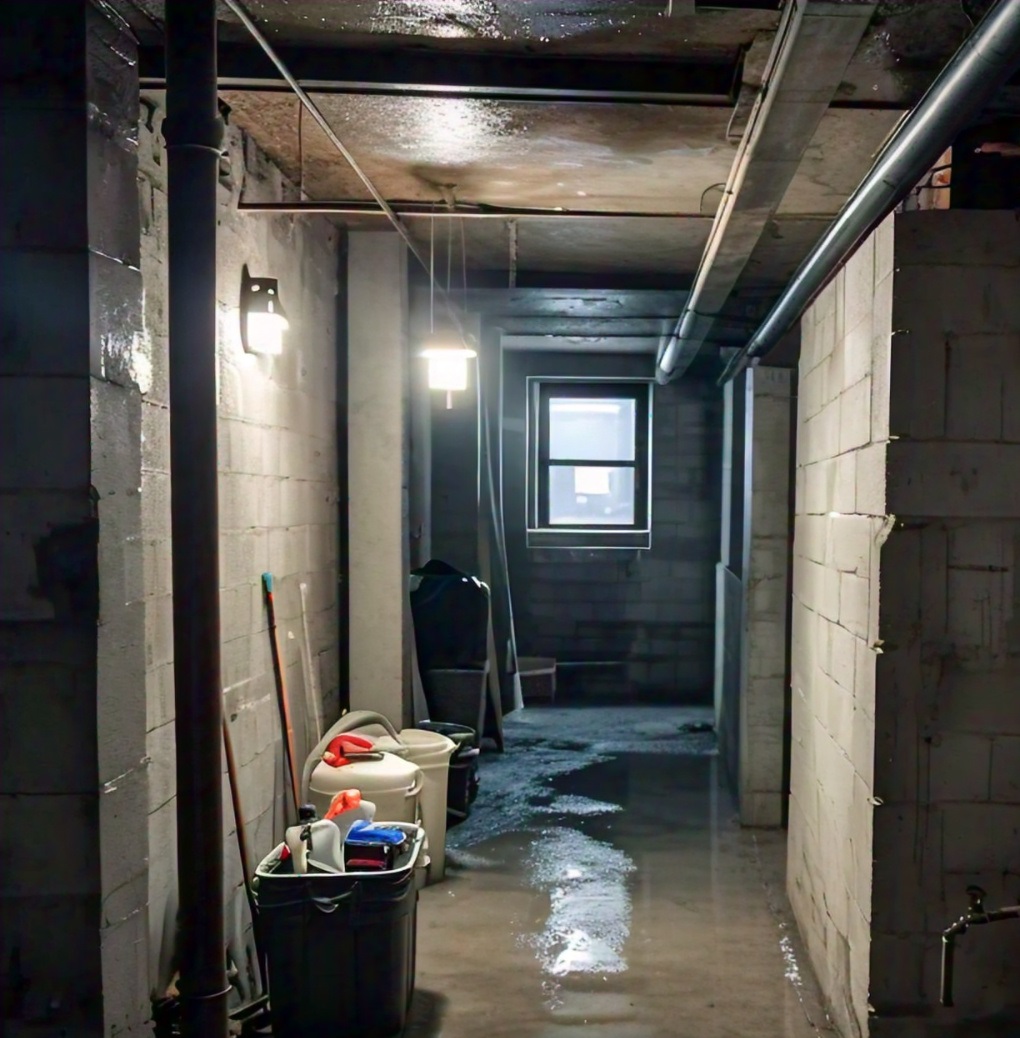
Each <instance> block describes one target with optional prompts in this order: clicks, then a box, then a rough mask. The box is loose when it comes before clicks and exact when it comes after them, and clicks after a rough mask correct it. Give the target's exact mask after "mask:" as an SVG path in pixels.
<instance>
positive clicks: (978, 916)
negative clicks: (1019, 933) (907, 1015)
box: [939, 886, 1020, 1007]
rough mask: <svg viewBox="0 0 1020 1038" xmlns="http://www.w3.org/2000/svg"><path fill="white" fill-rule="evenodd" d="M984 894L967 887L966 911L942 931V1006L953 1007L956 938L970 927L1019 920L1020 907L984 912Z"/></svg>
mask: <svg viewBox="0 0 1020 1038" xmlns="http://www.w3.org/2000/svg"><path fill="white" fill-rule="evenodd" d="M986 896H987V895H986V894H985V892H984V891H983V890H982V889H981V888H980V887H977V886H970V887H967V911H966V912H965V913H964V914H963V915H962V916H960V918H959V919H957V920H956V922H955V923H952V924H950V925H949V926H947V927H946V928H945V930H943V931H942V990H941V994H940V998H939V1001H940V1002H941V1003H942V1005H944V1006H946V1007H950V1006H952V1005H953V962H954V957H955V954H956V938H957V937H959V936H960V935H961V934H965V933H966V932H967V931H968V930H969V929H970V927H972V926H979V925H981V924H982V923H998V922H1001V921H1002V920H1003V919H1020V905H1010V906H1009V907H1008V908H997V909H995V911H993V912H988V911H986V910H985V897H986Z"/></svg>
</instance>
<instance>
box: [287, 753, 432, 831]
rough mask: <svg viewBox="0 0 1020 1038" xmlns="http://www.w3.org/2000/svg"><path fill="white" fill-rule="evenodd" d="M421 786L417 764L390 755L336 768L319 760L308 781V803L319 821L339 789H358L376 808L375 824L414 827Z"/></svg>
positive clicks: (420, 775)
mask: <svg viewBox="0 0 1020 1038" xmlns="http://www.w3.org/2000/svg"><path fill="white" fill-rule="evenodd" d="M423 782H424V774H423V772H422V769H421V768H419V767H418V765H417V764H415V763H413V762H412V761H409V760H404V759H402V758H401V757H397V756H394V755H393V754H391V753H381V754H379V756H378V757H377V758H375V759H374V760H351V762H350V763H349V764H343V765H341V766H340V767H339V768H334V767H333V766H332V765H331V764H327V763H326V762H325V761H323V760H320V761H319V763H318V764H316V765H315V766H314V768H313V769H312V773H311V775H310V776H309V779H308V801H309V803H311V804H314V805H315V810H316V811H317V812H318V813H319V816H320V817H322V816H324V815H325V814H326V812H327V811H328V810H329V805H330V803H331V802H332V800H333V797H334V796H336V794H337V793H339V792H340V791H341V790H342V789H359V790H361V795H362V796H363V797H364V798H365V799H366V800H370V801H372V803H373V804H375V817H376V821H379V822H409V823H414V822H417V821H418V818H419V814H420V804H419V796H420V794H421V791H422V784H423Z"/></svg>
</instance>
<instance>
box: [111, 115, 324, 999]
mask: <svg viewBox="0 0 1020 1038" xmlns="http://www.w3.org/2000/svg"><path fill="white" fill-rule="evenodd" d="M162 114H163V113H162V111H161V110H160V109H159V107H158V105H157V103H156V101H155V100H151V99H150V100H147V101H145V103H144V104H143V108H142V123H141V128H140V134H139V174H140V175H139V183H138V189H139V195H140V198H139V202H140V207H141V219H142V230H141V271H142V278H143V283H144V289H145V303H144V323H143V334H144V353H145V356H146V357H147V359H148V363H147V368H146V372H145V377H144V380H141V379H140V381H139V388H140V390H141V406H140V411H141V415H140V423H141V436H140V438H139V437H138V432H137V430H136V431H134V432H133V433H131V434H128V435H127V436H126V439H125V449H127V450H131V449H134V450H138V448H139V445H140V454H141V458H140V464H141V495H140V501H141V509H140V524H139V527H138V529H137V531H136V532H135V533H134V534H133V536H134V537H135V538H137V540H138V542H139V543H140V554H141V578H140V579H139V580H138V581H137V584H138V586H137V587H136V588H135V591H134V594H135V595H136V597H137V598H138V599H139V601H140V602H141V603H142V604H143V606H144V616H145V620H144V631H145V639H144V646H145V650H144V651H145V667H144V682H145V700H144V701H145V704H146V711H147V720H146V728H147V739H146V744H147V753H148V757H149V759H150V764H149V774H150V780H151V781H150V792H149V798H148V804H147V809H148V813H149V822H148V831H149V842H150V848H151V850H150V859H149V867H148V875H147V886H148V889H147V891H146V894H147V900H148V904H149V933H148V949H149V965H148V979H149V983H150V985H151V987H152V989H153V990H156V991H159V990H162V989H163V988H164V987H165V985H166V983H167V981H168V980H169V979H170V977H169V952H170V950H171V948H172V941H173V928H174V916H175V911H176V860H175V845H174V841H175V833H176V819H175V811H176V803H175V779H174V766H175V765H174V760H175V753H174V748H175V743H174V723H173V722H174V701H173V658H172V654H173V642H172V600H171V580H170V559H171V556H170V541H169V536H170V511H169V503H170V489H171V487H170V475H169V412H168V410H167V404H168V393H167V351H166V341H167V340H166V337H167V325H166V316H167V311H166V266H165V264H166V232H167V226H166V155H165V151H164V145H163V140H162V137H161V134H160V127H161V121H162ZM226 144H227V156H228V159H229V165H227V164H225V165H224V168H223V172H222V175H221V188H220V205H219V238H218V251H219V257H218V270H219V274H218V278H217V285H216V292H217V299H218V304H219V313H220V323H219V341H218V345H217V356H218V376H219V411H220V422H219V443H218V446H219V465H220V472H221V475H220V485H219V495H220V497H219V505H220V528H221V531H222V533H221V541H220V573H219V582H220V587H221V598H220V605H221V619H222V646H223V649H222V651H223V656H222V661H223V686H224V707H225V710H226V712H227V716H228V717H229V718H230V723H231V730H232V735H233V742H234V750H235V754H236V756H237V760H238V765H239V768H240V782H241V797H242V803H243V807H244V811H245V815H246V820H247V823H248V831H249V839H250V841H251V845H252V851H253V853H254V854H255V855H256V856H260V855H263V854H265V853H266V852H267V851H268V850H269V849H270V848H271V846H272V844H273V842H274V840H277V839H279V838H280V834H281V825H282V807H283V802H284V797H285V796H286V795H287V793H286V790H287V788H288V786H287V780H286V779H285V777H284V772H283V757H282V744H281V739H280V727H279V721H278V715H277V706H276V699H275V692H274V681H273V671H272V663H271V657H270V648H269V638H268V632H267V624H266V614H265V607H264V603H263V597H262V590H261V586H260V578H261V574H262V573H263V572H264V571H269V572H271V573H272V574H273V576H274V578H275V581H276V604H277V619H278V623H279V632H280V641H281V646H282V651H283V655H284V659H285V664H286V676H287V685H288V691H289V694H290V698H291V703H292V708H293V710H294V713H295V718H296V727H297V742H298V749H299V754H301V755H302V759H303V749H304V748H305V747H307V746H308V745H309V742H310V741H311V740H312V739H313V738H314V732H312V731H311V730H310V729H311V726H310V725H308V724H306V723H305V718H307V717H308V716H309V715H310V714H311V710H310V708H309V707H307V706H306V704H307V703H308V698H307V696H306V690H310V691H312V692H314V693H316V694H317V695H318V696H319V698H320V700H321V704H322V708H323V712H324V716H325V717H326V720H327V722H328V721H329V720H332V719H333V717H334V715H335V713H336V708H337V707H336V705H337V696H338V685H339V660H338V641H337V507H338V502H337V482H336V480H337V439H336V367H335V358H336V332H337V329H336V285H337V235H338V232H337V230H336V229H335V228H334V227H333V226H332V225H331V224H330V223H329V222H327V221H325V220H320V219H307V218H296V219H295V218H290V217H286V216H283V217H271V216H265V215H252V214H244V213H239V212H238V211H237V208H236V204H237V201H238V199H239V198H240V197H241V194H242V191H243V194H244V197H245V199H246V200H249V201H252V200H256V201H257V200H262V201H277V200H283V199H285V198H288V197H295V193H294V189H293V188H292V187H291V186H290V185H289V184H288V183H287V181H286V180H285V179H284V177H283V176H282V175H281V173H280V172H279V170H278V169H277V168H276V167H275V166H274V165H273V164H272V163H271V162H270V161H269V160H268V158H267V157H266V156H265V155H264V154H263V153H261V152H260V151H259V150H258V149H257V148H256V147H255V145H254V144H253V143H252V141H251V140H250V139H249V138H247V137H246V136H245V135H244V133H243V132H242V131H241V130H240V129H239V128H238V127H236V126H233V125H228V131H227V139H226ZM245 263H247V265H248V267H249V270H250V272H251V274H252V275H253V276H258V275H264V276H273V277H277V278H279V279H280V295H281V300H282V302H283V304H284V306H285V307H286V309H287V313H288V316H289V319H290V330H289V331H288V333H287V335H286V340H285V347H284V352H283V355H282V356H280V357H256V356H253V355H249V354H246V353H245V352H244V351H243V349H242V346H241V341H240V324H239V311H238V307H239V295H240V284H241V269H242V266H243V265H244V264H245ZM132 436H133V437H134V439H132ZM119 579H121V578H120V575H119V574H118V573H117V572H114V571H113V569H112V568H111V569H109V570H105V571H104V572H102V573H101V580H102V581H103V583H104V586H106V587H111V586H114V585H115V584H116V582H117V581H118V580H119ZM301 584H304V585H306V590H305V599H304V603H305V606H306V610H305V612H304V615H303V613H302V597H301V592H300V585H301ZM305 623H307V627H308V633H309V642H310V653H306V652H305V651H304V647H305V641H304V627H305ZM134 695H136V696H137V695H138V689H135V690H134ZM224 824H225V839H226V843H225V847H226V853H227V858H226V862H227V864H226V876H225V890H226V898H227V911H228V916H227V920H228V935H229V937H230V939H231V941H232V948H231V954H232V956H233V957H234V959H235V961H236V960H238V959H243V957H244V955H245V954H246V953H245V947H244V945H245V941H246V937H245V933H244V929H245V928H244V912H245V911H246V910H245V909H244V908H243V907H242V903H243V900H244V898H243V893H242V888H241V885H240V884H241V871H240V864H239V862H238V858H237V851H236V846H235V838H234V834H233V828H234V823H233V817H232V814H231V810H230V802H229V798H228V797H227V796H226V788H225V812H224ZM239 965H241V963H239ZM246 969H247V964H244V965H242V972H244V971H245V970H246Z"/></svg>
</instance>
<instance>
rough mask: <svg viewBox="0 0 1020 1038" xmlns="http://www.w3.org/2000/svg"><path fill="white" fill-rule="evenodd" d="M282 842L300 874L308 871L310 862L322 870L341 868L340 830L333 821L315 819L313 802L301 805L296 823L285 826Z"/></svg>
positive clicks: (297, 872) (342, 863)
mask: <svg viewBox="0 0 1020 1038" xmlns="http://www.w3.org/2000/svg"><path fill="white" fill-rule="evenodd" d="M284 843H285V844H286V845H287V849H288V850H289V851H290V855H291V858H292V861H293V867H294V872H295V873H296V874H297V875H299V876H303V875H305V874H307V872H308V867H309V865H311V866H313V867H315V868H317V869H320V870H322V871H325V872H343V871H344V852H343V840H342V838H341V836H340V830H339V829H337V827H336V825H335V824H334V823H333V821H332V820H327V819H325V818H316V817H315V807H314V806H313V805H312V804H304V805H303V806H302V807H301V808H300V809H299V810H298V824H297V825H292V826H289V827H288V828H287V831H286V832H285V833H284Z"/></svg>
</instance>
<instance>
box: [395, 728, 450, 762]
mask: <svg viewBox="0 0 1020 1038" xmlns="http://www.w3.org/2000/svg"><path fill="white" fill-rule="evenodd" d="M400 740H401V742H402V743H403V744H404V745H405V746H406V747H407V759H408V760H410V761H413V762H414V763H415V764H422V765H424V764H438V763H441V762H443V761H446V760H449V759H450V757H452V756H453V754H454V751H455V750H456V749H457V744H456V743H455V742H454V741H453V740H452V739H448V738H447V737H446V736H445V735H440V733H439V732H426V731H422V730H421V729H420V728H404V729H402V730H401V732H400Z"/></svg>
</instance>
